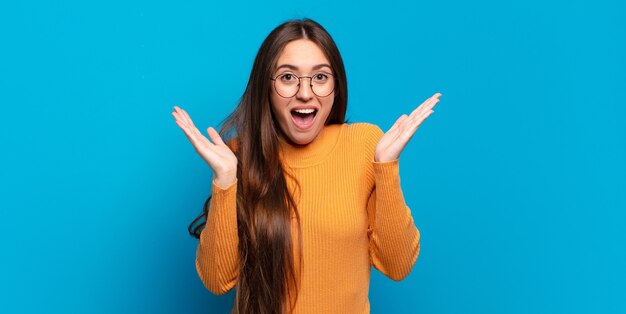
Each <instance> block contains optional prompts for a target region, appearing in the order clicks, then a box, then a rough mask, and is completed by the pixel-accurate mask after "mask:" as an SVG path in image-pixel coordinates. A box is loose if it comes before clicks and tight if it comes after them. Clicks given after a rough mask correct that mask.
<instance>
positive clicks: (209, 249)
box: [196, 180, 239, 295]
mask: <svg viewBox="0 0 626 314" xmlns="http://www.w3.org/2000/svg"><path fill="white" fill-rule="evenodd" d="M212 193H213V196H212V197H211V200H210V205H209V212H208V213H207V218H206V226H205V228H204V230H202V233H201V234H200V241H199V242H198V248H197V251H196V271H197V272H198V275H199V276H200V279H201V280H202V282H203V283H204V285H205V287H206V288H207V289H209V290H210V291H211V292H213V293H214V294H216V295H221V294H225V293H226V292H228V291H229V290H230V289H232V288H233V287H234V286H235V284H236V281H237V272H238V245H239V235H238V233H237V203H236V200H237V198H236V196H237V180H236V181H235V183H233V184H231V185H229V186H227V187H224V188H221V187H219V186H218V185H216V184H215V181H213V183H212Z"/></svg>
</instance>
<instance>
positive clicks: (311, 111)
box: [294, 109, 315, 114]
mask: <svg viewBox="0 0 626 314" xmlns="http://www.w3.org/2000/svg"><path fill="white" fill-rule="evenodd" d="M294 111H295V112H297V113H303V114H309V113H313V112H314V111H315V109H296V110H294Z"/></svg>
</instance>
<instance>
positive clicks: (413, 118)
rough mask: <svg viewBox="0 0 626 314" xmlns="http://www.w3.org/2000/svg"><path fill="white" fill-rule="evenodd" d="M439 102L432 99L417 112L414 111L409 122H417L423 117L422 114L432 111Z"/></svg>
mask: <svg viewBox="0 0 626 314" xmlns="http://www.w3.org/2000/svg"><path fill="white" fill-rule="evenodd" d="M438 102H439V99H438V98H430V99H429V100H427V101H425V102H424V103H423V104H422V105H420V106H419V107H417V108H416V109H415V110H413V112H411V116H410V118H411V120H410V121H409V122H410V123H413V122H415V121H417V120H418V119H419V117H421V116H422V114H424V113H425V112H428V111H429V110H431V109H432V108H433V107H434V106H435V105H436V104H437V103H438Z"/></svg>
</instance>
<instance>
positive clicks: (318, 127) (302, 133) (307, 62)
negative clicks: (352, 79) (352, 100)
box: [270, 39, 335, 145]
mask: <svg viewBox="0 0 626 314" xmlns="http://www.w3.org/2000/svg"><path fill="white" fill-rule="evenodd" d="M318 73H322V74H321V75H319V76H318V75H316V74H318ZM324 73H326V74H334V73H333V71H332V69H331V67H330V62H328V59H327V58H326V56H325V55H324V53H323V52H322V50H321V49H320V48H319V47H318V46H317V44H315V43H314V42H312V41H310V40H308V39H298V40H294V41H292V42H290V43H288V44H287V45H286V46H285V48H284V49H283V51H282V53H281V54H280V56H279V57H278V61H277V63H276V66H275V67H274V72H273V73H272V77H273V78H275V77H277V76H279V75H283V74H287V76H284V77H282V78H280V77H279V78H277V80H276V81H274V82H272V92H271V94H270V102H271V106H272V111H273V112H274V116H275V117H276V119H277V121H278V124H279V126H280V129H281V131H282V134H283V136H286V137H287V138H286V139H285V140H286V141H288V142H291V143H292V144H296V145H306V144H309V143H311V142H312V141H313V140H315V139H316V138H317V136H318V135H319V133H320V132H321V131H322V129H323V128H324V122H325V121H326V118H328V115H329V114H330V110H331V108H332V106H333V101H334V99H335V92H334V89H333V91H332V92H330V94H329V95H327V96H324V97H320V96H318V95H316V94H315V93H314V92H313V90H312V89H311V80H310V79H309V78H302V79H301V81H300V88H299V89H298V91H297V93H296V94H295V95H294V96H293V97H289V98H285V97H283V96H285V93H284V92H283V93H282V94H283V96H281V95H280V94H278V93H277V91H276V88H275V84H280V83H279V82H278V80H283V82H292V84H293V82H295V84H296V85H297V78H295V77H294V76H292V75H289V74H295V75H296V76H298V77H301V76H313V75H316V79H317V80H318V82H321V81H322V80H323V79H324ZM329 79H330V80H331V84H333V81H334V80H333V79H332V77H331V76H329ZM314 84H315V83H314ZM296 88H297V87H296ZM320 90H322V89H321V88H320V89H319V90H318V89H317V87H316V91H317V92H318V94H323V93H320V92H319V91H320ZM307 109H308V110H307ZM310 109H313V110H314V111H313V113H308V112H310V111H311V110H310ZM296 110H298V111H300V112H297V111H296Z"/></svg>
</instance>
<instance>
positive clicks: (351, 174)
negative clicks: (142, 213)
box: [172, 19, 441, 313]
mask: <svg viewBox="0 0 626 314" xmlns="http://www.w3.org/2000/svg"><path fill="white" fill-rule="evenodd" d="M347 92H348V89H347V83H346V73H345V70H344V65H343V61H342V59H341V56H340V54H339V50H338V49H337V46H336V45H335V43H334V41H333V39H332V38H331V36H330V35H329V34H328V33H327V32H326V30H325V29H324V28H323V27H322V26H321V25H319V24H318V23H316V22H314V21H313V20H310V19H304V20H292V21H288V22H285V23H283V24H281V25H279V26H278V27H277V28H275V29H274V30H273V31H272V32H271V33H270V34H269V35H268V37H267V38H266V39H265V41H264V42H263V44H262V45H261V48H260V49H259V51H258V54H257V56H256V58H255V61H254V65H253V67H252V73H251V74H250V78H249V81H248V85H247V87H246V90H245V92H244V93H243V96H242V98H241V101H240V103H239V105H238V107H237V108H236V109H235V111H234V112H233V113H232V114H231V115H230V116H229V117H228V118H227V119H226V120H225V123H224V124H223V126H222V128H221V130H220V132H219V133H218V132H217V131H216V130H215V129H214V128H212V127H209V128H208V129H207V133H208V135H209V138H210V139H211V141H209V140H208V139H207V138H206V137H205V136H203V135H202V133H200V131H198V129H197V128H196V127H195V126H194V124H193V122H192V120H191V118H190V117H189V115H188V114H187V112H185V111H184V110H183V109H181V108H179V107H177V106H175V107H174V112H173V113H172V114H173V116H174V117H175V118H176V124H177V125H178V126H179V127H180V128H181V129H182V130H183V131H184V133H185V135H186V136H187V138H188V139H189V140H190V141H191V143H192V144H193V146H194V148H195V150H196V151H197V152H198V154H199V155H200V156H201V157H202V158H203V159H204V160H205V161H206V162H207V163H208V164H209V166H210V167H211V169H212V170H213V172H214V176H213V182H212V193H213V195H212V196H211V197H209V199H207V202H206V203H205V206H204V211H203V213H202V214H201V215H200V217H198V218H197V219H196V220H194V222H193V223H192V224H191V225H190V226H189V231H190V233H191V234H192V235H194V236H195V237H197V238H199V239H200V241H199V244H198V249H197V252H196V270H197V272H198V275H199V276H200V278H201V280H202V282H203V283H204V285H205V286H206V287H207V289H209V290H210V291H211V292H213V293H215V294H218V295H219V294H224V293H226V292H227V291H229V290H230V289H231V288H233V287H235V286H236V289H235V291H236V293H235V302H234V306H233V313H369V311H370V304H369V300H368V289H369V279H370V270H371V266H374V267H375V268H376V269H378V270H379V271H380V272H382V273H383V274H385V275H386V276H388V277H389V278H391V279H393V280H396V281H399V280H401V279H403V278H404V277H406V276H407V275H408V274H409V272H410V271H411V269H412V268H413V265H414V263H415V261H416V260H417V256H418V254H419V250H420V242H419V241H420V233H419V231H418V229H417V228H416V227H415V224H414V222H413V218H412V216H411V211H410V209H409V207H408V206H407V205H406V203H405V201H404V197H403V194H402V191H401V187H400V177H399V164H398V162H399V156H400V153H401V152H402V150H403V149H404V147H405V146H406V144H407V143H408V141H409V140H410V139H411V137H412V136H413V134H414V133H415V131H416V130H417V128H418V127H419V126H420V124H421V123H422V122H423V121H424V119H426V118H427V117H428V116H430V114H432V112H433V110H432V109H433V107H434V106H435V105H436V104H437V103H438V102H439V96H440V95H441V94H439V93H436V94H435V95H433V96H432V97H431V98H429V99H428V100H426V101H425V102H424V103H423V104H421V105H420V106H419V107H417V108H416V109H415V110H414V111H413V112H411V113H410V114H409V115H406V114H403V115H402V116H400V118H399V119H398V120H397V121H396V122H395V124H394V125H393V126H392V127H391V129H389V131H387V132H386V133H384V134H383V131H382V130H381V129H380V128H379V127H378V126H376V125H374V124H369V123H351V124H348V123H347V121H345V117H344V116H345V113H346V105H347V99H348V93H347ZM226 137H228V138H226ZM201 220H205V221H204V222H200V221H201ZM198 222H200V223H199V224H198V225H196V226H194V225H195V224H196V223H198Z"/></svg>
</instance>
